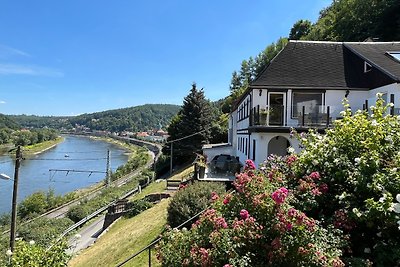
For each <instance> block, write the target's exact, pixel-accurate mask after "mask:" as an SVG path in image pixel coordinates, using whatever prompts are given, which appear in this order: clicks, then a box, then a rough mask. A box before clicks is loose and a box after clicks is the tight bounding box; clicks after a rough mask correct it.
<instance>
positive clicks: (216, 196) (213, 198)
mask: <svg viewBox="0 0 400 267" xmlns="http://www.w3.org/2000/svg"><path fill="white" fill-rule="evenodd" d="M218 199H219V196H218V194H217V193H216V192H212V193H211V200H212V201H216V200H218Z"/></svg>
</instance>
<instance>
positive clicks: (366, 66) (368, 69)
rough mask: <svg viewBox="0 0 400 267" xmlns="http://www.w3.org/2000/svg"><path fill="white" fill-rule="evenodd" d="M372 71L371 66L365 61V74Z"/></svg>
mask: <svg viewBox="0 0 400 267" xmlns="http://www.w3.org/2000/svg"><path fill="white" fill-rule="evenodd" d="M371 70H372V66H371V64H369V63H368V62H367V61H364V73H366V72H369V71H371Z"/></svg>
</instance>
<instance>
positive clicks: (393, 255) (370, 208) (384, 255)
mask: <svg viewBox="0 0 400 267" xmlns="http://www.w3.org/2000/svg"><path fill="white" fill-rule="evenodd" d="M388 109H389V105H388V106H385V104H384V101H383V100H382V98H381V95H378V100H377V103H376V106H375V107H371V109H370V110H371V114H368V113H367V112H365V111H357V112H356V113H355V114H353V115H352V114H351V111H350V109H349V106H348V104H347V103H345V111H344V112H343V119H342V120H340V121H337V122H336V123H335V125H334V127H333V129H330V130H327V132H326V134H325V135H320V134H318V133H316V132H315V131H310V132H309V133H308V134H302V135H299V138H300V141H301V143H302V145H303V146H304V150H303V151H302V152H301V153H300V154H299V155H298V156H297V160H296V161H295V162H294V163H293V166H294V174H293V175H292V177H294V178H293V179H288V181H289V183H290V185H289V186H290V187H291V188H293V190H294V195H296V197H297V204H296V205H297V206H298V207H299V208H301V209H303V210H305V211H306V212H307V213H308V214H310V215H311V216H313V217H314V218H316V219H319V220H322V221H323V222H324V224H332V225H334V226H335V227H336V228H339V229H342V230H343V231H344V232H345V233H347V234H348V236H349V241H350V242H349V247H348V248H347V249H346V251H347V253H346V255H345V256H346V257H349V258H352V257H356V258H365V259H369V260H370V261H372V262H373V263H374V264H376V265H378V266H396V264H398V263H399V261H400V235H399V230H400V229H399V225H400V221H399V219H400V218H399V214H397V213H396V212H395V209H394V207H395V205H396V203H397V200H396V199H395V198H396V196H397V194H399V193H400V172H399V170H398V168H399V167H400V117H399V116H390V115H387V111H388ZM269 165H270V166H271V163H269ZM313 173H314V174H315V173H318V177H312V175H313ZM399 212H400V211H399Z"/></svg>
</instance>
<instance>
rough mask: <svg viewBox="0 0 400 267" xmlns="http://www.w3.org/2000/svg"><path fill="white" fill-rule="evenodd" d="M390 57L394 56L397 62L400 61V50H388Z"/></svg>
mask: <svg viewBox="0 0 400 267" xmlns="http://www.w3.org/2000/svg"><path fill="white" fill-rule="evenodd" d="M386 54H388V55H389V56H390V57H392V58H393V59H394V60H396V61H397V62H400V51H388V52H386Z"/></svg>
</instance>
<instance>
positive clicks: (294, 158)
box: [286, 155, 297, 166]
mask: <svg viewBox="0 0 400 267" xmlns="http://www.w3.org/2000/svg"><path fill="white" fill-rule="evenodd" d="M296 160H297V157H296V156H294V155H291V156H288V157H287V159H286V164H287V165H289V166H290V165H292V163H293V162H295V161H296Z"/></svg>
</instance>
